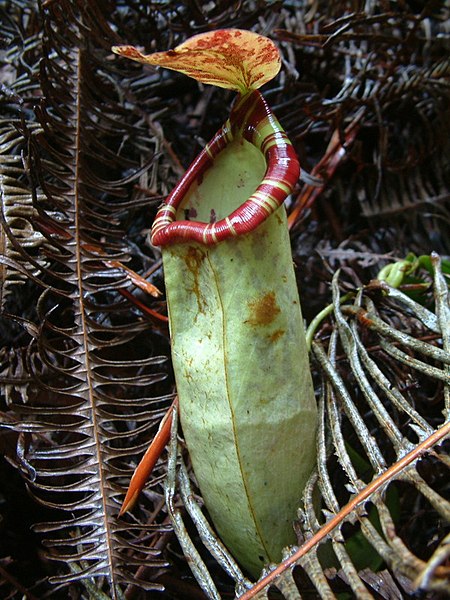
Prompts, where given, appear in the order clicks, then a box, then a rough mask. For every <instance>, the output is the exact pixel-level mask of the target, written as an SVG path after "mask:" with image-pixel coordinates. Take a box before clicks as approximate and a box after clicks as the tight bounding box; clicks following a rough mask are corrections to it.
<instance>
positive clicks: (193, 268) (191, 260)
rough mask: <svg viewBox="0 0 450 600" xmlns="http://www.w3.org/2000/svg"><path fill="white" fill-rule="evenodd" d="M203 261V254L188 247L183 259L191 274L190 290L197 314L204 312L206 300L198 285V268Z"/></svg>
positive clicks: (192, 247)
mask: <svg viewBox="0 0 450 600" xmlns="http://www.w3.org/2000/svg"><path fill="white" fill-rule="evenodd" d="M204 259H205V254H204V253H203V252H202V251H201V250H200V249H199V248H195V247H194V246H190V247H189V248H188V251H187V253H186V255H185V257H184V261H185V263H186V267H187V268H188V270H189V271H190V272H191V273H192V288H191V291H192V293H193V294H195V297H196V299H197V306H198V311H199V312H204V311H205V305H206V300H205V297H204V296H203V294H202V291H201V289H200V283H199V274H200V266H201V264H202V262H203V261H204Z"/></svg>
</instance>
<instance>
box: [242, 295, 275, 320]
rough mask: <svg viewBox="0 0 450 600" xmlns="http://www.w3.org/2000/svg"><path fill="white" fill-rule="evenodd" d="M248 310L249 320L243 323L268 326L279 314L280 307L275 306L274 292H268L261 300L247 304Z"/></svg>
mask: <svg viewBox="0 0 450 600" xmlns="http://www.w3.org/2000/svg"><path fill="white" fill-rule="evenodd" d="M248 307H249V309H250V315H249V318H248V319H246V321H245V323H248V324H249V325H253V326H254V327H256V326H258V325H270V323H272V321H273V320H274V319H275V317H276V316H277V315H278V314H279V313H280V307H279V306H278V304H277V301H276V297H275V292H268V293H267V294H264V296H262V297H261V298H258V299H256V300H253V301H251V302H249V303H248Z"/></svg>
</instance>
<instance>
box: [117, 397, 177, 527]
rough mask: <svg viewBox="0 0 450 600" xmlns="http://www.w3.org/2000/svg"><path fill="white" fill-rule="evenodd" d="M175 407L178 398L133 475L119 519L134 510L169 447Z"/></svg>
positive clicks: (165, 416)
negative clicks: (151, 475)
mask: <svg viewBox="0 0 450 600" xmlns="http://www.w3.org/2000/svg"><path fill="white" fill-rule="evenodd" d="M175 406H178V398H175V400H174V401H173V402H172V404H171V405H170V408H169V410H168V411H167V412H166V414H165V415H164V418H163V420H162V421H161V424H160V426H159V429H158V431H157V433H156V435H155V437H154V438H153V441H152V443H151V444H150V446H149V447H148V449H147V452H146V453H145V454H144V456H143V457H142V459H141V462H140V463H139V464H138V466H137V467H136V470H135V471H134V473H133V477H132V478H131V481H130V486H129V488H128V491H127V494H126V496H125V500H124V501H123V504H122V508H121V509H120V512H119V517H121V516H122V515H123V514H124V513H126V512H128V511H129V510H131V509H132V508H133V506H134V503H135V502H136V500H137V499H138V496H139V494H140V493H141V491H142V489H143V487H144V485H145V484H146V483H147V480H148V478H149V477H150V474H151V472H152V471H153V468H154V466H155V464H156V461H157V460H158V458H159V457H160V456H161V453H162V451H163V450H164V448H165V447H166V446H167V443H168V442H169V439H170V428H171V426H172V413H173V409H174V407H175Z"/></svg>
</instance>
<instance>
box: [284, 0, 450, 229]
mask: <svg viewBox="0 0 450 600" xmlns="http://www.w3.org/2000/svg"><path fill="white" fill-rule="evenodd" d="M383 9H384V6H383V4H382V3H379V2H369V3H366V5H365V8H364V10H361V11H359V12H353V11H352V10H351V9H350V7H349V6H348V5H347V3H345V2H335V3H333V5H332V6H330V3H326V2H317V3H315V4H314V6H313V7H309V5H308V4H307V3H305V4H302V5H301V7H299V9H298V11H297V15H296V18H295V19H293V18H292V17H289V16H288V17H287V19H286V23H287V24H288V28H286V29H279V30H278V31H277V36H278V39H279V40H284V41H288V42H290V44H293V49H291V50H290V53H291V54H290V62H291V63H292V62H294V64H295V67H296V71H297V73H300V74H301V84H302V85H301V86H300V85H299V86H297V87H298V92H297V97H296V100H297V106H298V107H299V108H298V109H297V110H293V111H292V112H291V114H290V116H289V119H290V123H292V131H296V132H297V134H298V138H299V139H301V140H304V141H305V142H307V141H308V140H310V141H311V142H313V144H314V146H317V145H319V144H323V142H324V141H325V142H326V141H328V140H329V139H330V137H331V136H332V135H333V133H334V132H336V131H338V132H340V136H341V142H342V145H343V148H344V149H345V153H344V156H343V157H342V162H347V163H349V162H350V164H352V166H353V171H354V174H353V177H352V178H351V180H350V182H349V181H346V184H345V187H344V189H343V190H342V191H340V193H339V196H340V201H341V202H342V204H344V205H347V204H348V203H349V202H350V201H352V206H354V205H355V203H354V198H357V200H358V202H359V203H360V210H361V212H362V214H363V215H364V216H365V217H380V216H381V217H383V216H387V215H392V214H393V213H397V214H401V215H402V216H404V215H405V214H406V213H407V212H409V213H410V212H411V209H414V210H415V211H421V210H422V208H423V205H424V204H425V203H433V204H439V205H442V204H445V203H446V202H448V187H449V183H450V169H449V161H448V137H449V122H450V121H449V116H448V105H449V100H450V95H449V94H450V92H449V75H450V61H449V58H448V31H447V25H446V23H448V11H447V9H445V8H444V7H443V6H442V5H440V4H433V3H425V4H424V5H423V7H422V8H421V9H419V8H418V9H417V10H415V7H412V5H410V4H404V5H402V6H400V5H397V6H396V7H395V9H394V10H389V11H387V10H386V11H385V10H383ZM292 89H293V93H294V90H295V87H294V86H292ZM356 116H358V121H359V125H358V127H359V132H358V134H357V135H356V137H355V140H354V141H353V142H352V143H351V144H350V145H346V144H345V134H344V130H345V127H346V126H348V125H349V124H350V123H352V122H353V121H354V120H355V118H356ZM306 160H307V161H311V160H314V154H311V153H310V154H309V156H307V157H306ZM306 164H307V163H305V165H306ZM324 175H325V176H326V174H324ZM344 175H345V171H344Z"/></svg>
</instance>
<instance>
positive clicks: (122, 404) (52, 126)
mask: <svg viewBox="0 0 450 600" xmlns="http://www.w3.org/2000/svg"><path fill="white" fill-rule="evenodd" d="M107 14H108V11H107V10H106V5H105V4H103V3H102V2H99V3H92V2H91V3H85V2H70V1H63V2H56V3H47V7H46V8H44V10H43V12H42V14H41V15H40V19H42V25H43V31H44V35H43V37H42V48H43V58H42V61H41V64H40V73H39V84H40V86H41V93H42V97H41V98H40V100H39V102H38V103H37V105H36V101H34V104H35V105H36V107H35V114H36V117H35V121H34V122H33V121H31V123H28V124H27V123H26V122H25V121H24V120H23V114H24V111H25V109H26V108H27V99H25V100H22V102H21V106H19V107H18V111H19V113H20V112H22V122H20V120H18V121H17V122H16V123H15V124H14V125H15V127H13V128H11V127H9V128H8V127H5V128H4V133H3V137H2V150H3V151H4V153H5V157H4V159H3V162H2V163H1V168H2V173H3V175H2V180H1V183H2V198H3V205H2V206H3V210H2V224H3V227H2V232H3V235H4V237H3V238H2V239H3V240H4V241H3V248H2V250H3V258H2V265H3V275H4V278H3V279H4V289H6V290H7V291H8V304H7V305H5V306H6V308H7V309H8V311H9V313H13V312H14V309H13V308H12V307H14V298H13V294H16V293H17V291H16V288H17V285H16V284H17V282H18V281H19V280H20V278H24V277H25V278H28V279H29V280H30V279H31V280H32V281H34V282H35V283H36V284H37V285H39V286H40V287H41V288H43V289H44V291H43V292H40V294H39V295H38V300H37V304H36V314H35V324H34V325H33V324H32V323H30V324H29V327H28V333H29V334H31V335H32V339H31V341H30V343H29V346H28V349H27V351H26V357H27V358H26V362H25V365H26V370H27V377H28V378H29V382H28V383H29V385H28V386H27V388H26V396H27V397H26V398H25V393H24V391H23V389H22V395H21V396H22V397H21V399H18V397H17V394H14V393H10V394H9V396H8V398H9V399H8V412H7V413H6V412H5V413H4V414H3V417H2V425H3V427H5V428H8V429H12V430H13V431H15V432H18V433H19V434H20V435H25V436H26V437H25V439H26V443H25V444H24V445H23V452H22V458H21V459H20V460H19V459H16V461H17V462H18V464H19V462H21V463H22V465H28V468H27V469H26V468H24V469H22V471H23V472H24V476H25V478H26V480H27V486H28V489H29V490H30V492H31V493H32V495H33V496H34V498H35V499H36V500H38V501H39V502H40V503H42V504H43V505H44V506H46V507H49V508H52V509H53V510H54V511H55V518H54V521H52V522H47V523H42V524H40V525H39V526H37V527H36V530H37V531H39V532H40V533H42V534H44V538H45V545H46V547H47V551H48V556H49V557H50V558H52V559H56V560H58V561H60V563H65V564H66V565H67V571H66V573H61V574H59V575H58V576H55V577H53V581H54V582H56V583H69V582H72V581H79V580H82V579H84V580H86V584H85V585H86V586H89V585H91V586H92V585H93V586H94V587H95V588H96V589H97V592H98V593H100V590H101V589H102V587H103V588H104V591H105V592H106V594H107V595H108V597H112V598H116V597H120V594H121V593H122V592H121V590H122V591H123V589H124V588H123V586H124V585H129V584H133V585H134V584H138V585H142V586H144V587H146V588H147V589H161V585H160V584H158V583H155V582H153V581H152V580H154V578H155V577H156V576H157V574H158V573H159V570H160V569H161V567H163V566H164V565H165V564H166V560H165V559H164V558H163V557H161V556H159V555H160V551H159V550H158V549H157V547H155V545H156V546H157V540H158V539H159V538H160V537H161V535H163V533H164V532H165V531H166V530H167V527H166V526H164V525H161V521H162V520H163V519H164V516H163V515H162V516H159V515H158V510H155V507H156V506H158V505H159V504H160V499H161V490H160V489H158V483H157V481H156V484H155V486H154V487H153V490H152V491H151V492H149V493H148V495H147V501H146V502H145V503H144V504H143V505H142V509H141V517H140V518H137V519H135V520H134V522H133V523H131V524H130V523H128V524H127V523H125V522H122V521H118V520H117V513H118V509H119V504H120V499H121V498H120V497H121V495H122V493H123V486H124V485H125V484H126V482H127V479H128V478H129V476H130V475H131V473H132V470H133V465H134V462H135V460H136V458H137V456H139V453H140V452H141V451H142V449H143V448H144V447H145V445H146V443H147V442H148V439H149V438H151V435H152V431H153V430H154V429H155V427H156V426H157V423H158V421H159V419H160V417H161V414H162V413H163V411H164V407H165V405H166V404H167V402H168V400H169V394H168V392H170V388H168V386H167V385H165V384H163V383H162V382H163V381H164V380H165V378H166V377H167V368H166V366H165V362H166V359H165V357H164V356H159V355H155V353H154V352H152V351H151V345H152V339H156V337H157V335H158V334H157V332H156V331H155V332H154V333H152V331H151V326H150V325H149V323H148V322H147V321H146V320H144V319H142V318H141V317H140V316H138V315H137V314H136V313H135V311H134V310H133V309H132V308H131V307H130V305H129V304H128V302H127V301H125V300H124V298H123V297H122V295H121V294H120V290H121V289H122V288H125V289H126V288H128V287H129V285H130V284H129V282H128V280H127V278H126V277H124V275H123V271H122V270H121V269H118V268H116V269H111V268H110V267H108V266H107V265H106V264H105V262H107V261H108V260H112V259H114V260H116V261H117V260H119V261H123V262H127V261H129V260H130V258H131V256H132V254H135V253H134V252H133V250H132V247H131V246H130V245H129V244H128V243H127V240H126V237H125V235H126V230H125V227H124V225H125V223H126V221H127V218H128V215H129V212H130V208H131V207H132V206H133V207H134V206H135V207H138V206H139V204H141V205H142V204H143V203H142V201H139V199H138V198H137V201H136V202H135V203H134V204H133V203H131V202H130V192H131V191H132V185H133V180H136V179H137V178H138V177H139V176H140V174H141V172H142V171H141V167H142V166H143V165H147V166H148V165H149V164H151V161H152V160H153V158H154V156H155V144H154V143H153V142H152V138H151V137H149V136H148V134H147V131H146V130H145V129H143V128H142V127H141V126H140V125H139V116H138V117H137V118H136V117H128V120H127V119H125V118H124V120H123V122H120V121H118V120H117V114H120V113H123V105H122V104H121V102H123V101H124V100H123V98H122V97H121V95H120V94H119V93H118V90H119V88H118V84H117V74H116V72H115V70H114V69H115V67H113V65H112V64H111V62H109V61H108V54H109V47H110V45H111V44H113V43H114V42H115V41H117V38H116V34H115V33H114V31H113V29H111V27H110V25H109V24H108V22H107V21H106V20H105V17H104V15H107ZM34 17H35V18H38V16H37V15H34ZM16 60H18V61H19V62H18V63H17V64H20V60H21V57H20V56H19V55H17V57H16ZM19 87H20V86H19ZM27 89H28V88H27ZM20 91H21V90H20V89H19V92H20ZM22 91H23V90H22ZM27 177H30V178H31V183H32V185H30V183H29V181H28V180H27ZM135 210H136V209H135ZM138 259H139V260H140V257H139V256H138V257H137V258H136V255H135V257H134V260H138ZM146 260H148V261H149V262H151V260H152V257H151V256H148V257H147V258H146ZM18 274H19V275H20V278H19V275H18ZM10 298H12V300H10ZM9 356H10V358H11V355H9ZM16 374H17V370H16ZM4 375H5V378H4V381H5V382H6V380H7V378H9V379H8V381H9V385H13V381H14V378H13V377H11V369H10V368H9V369H8V366H7V365H6V364H5V368H4ZM31 383H32V385H31ZM19 389H20V381H18V380H17V386H16V388H15V390H16V392H17V391H18V390H19ZM155 519H156V520H155ZM144 567H145V569H144ZM94 580H95V581H97V582H98V583H89V582H92V581H94ZM102 582H103V583H102Z"/></svg>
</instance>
